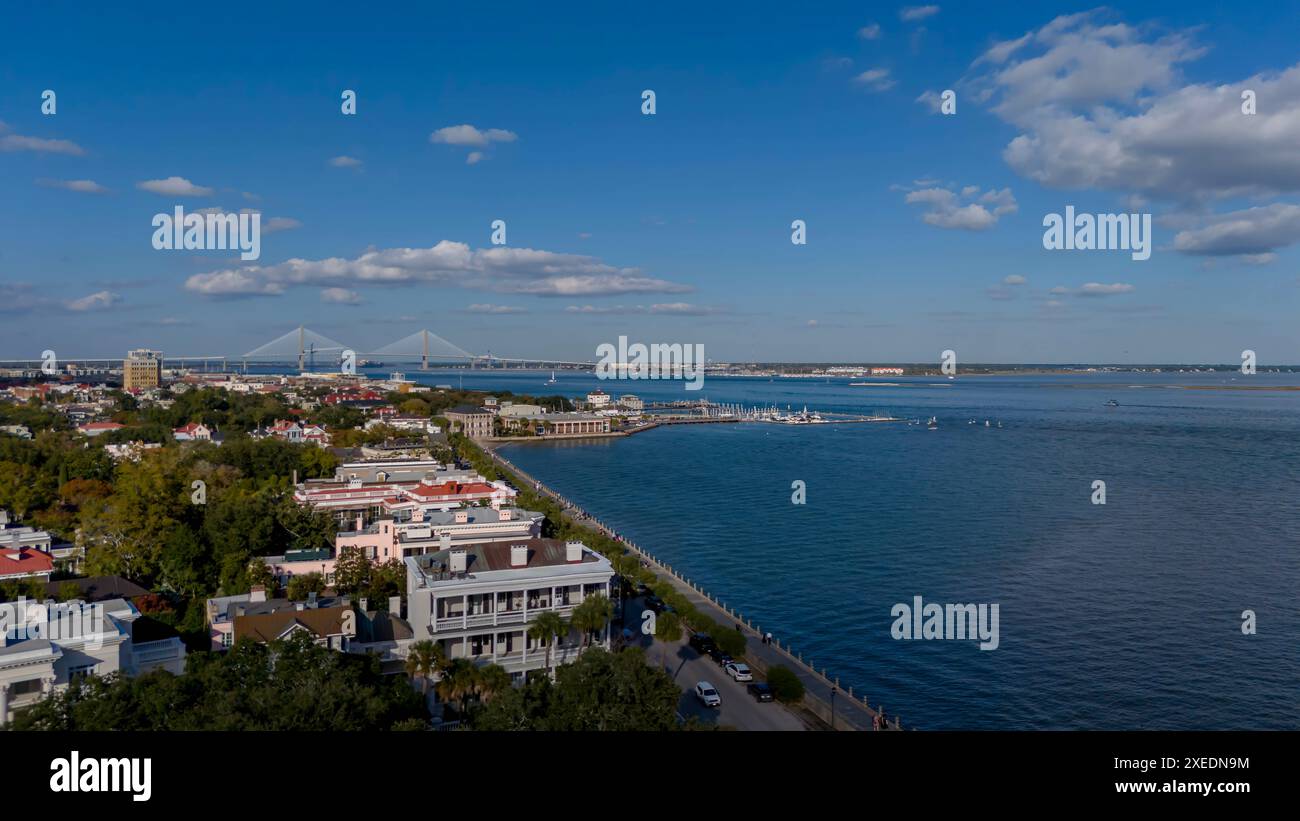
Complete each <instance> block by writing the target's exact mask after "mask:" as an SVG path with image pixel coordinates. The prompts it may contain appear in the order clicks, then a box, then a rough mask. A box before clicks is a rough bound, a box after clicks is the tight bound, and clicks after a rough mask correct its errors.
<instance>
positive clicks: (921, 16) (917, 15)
mask: <svg viewBox="0 0 1300 821" xmlns="http://www.w3.org/2000/svg"><path fill="white" fill-rule="evenodd" d="M938 13H939V7H938V6H905V7H904V8H903V9H902V10H901V11H899V12H898V16H899V19H901V20H904V21H906V22H908V23H915V22H916V21H918V20H925V19H927V18H929V17H933V16H935V15H936V14H938Z"/></svg>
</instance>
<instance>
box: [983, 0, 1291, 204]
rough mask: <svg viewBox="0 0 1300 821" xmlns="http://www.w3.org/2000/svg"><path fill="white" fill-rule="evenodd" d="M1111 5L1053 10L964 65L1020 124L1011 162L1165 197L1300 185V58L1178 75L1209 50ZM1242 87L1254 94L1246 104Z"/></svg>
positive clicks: (1068, 182)
mask: <svg viewBox="0 0 1300 821" xmlns="http://www.w3.org/2000/svg"><path fill="white" fill-rule="evenodd" d="M1109 14H1110V12H1107V11H1105V10H1096V11H1092V12H1084V13H1080V14H1072V15H1066V16H1062V17H1058V18H1056V19H1055V20H1053V21H1052V22H1050V23H1048V24H1047V25H1045V26H1043V27H1042V28H1040V29H1037V30H1034V31H1031V32H1028V33H1026V34H1025V35H1024V36H1022V37H1019V38H1016V39H1013V40H1007V41H1003V42H1000V43H997V44H995V45H993V46H992V47H990V48H989V49H988V50H987V51H986V52H985V53H984V54H983V55H981V56H980V58H979V59H978V60H976V61H975V63H974V65H973V66H972V76H971V77H970V79H969V81H968V83H969V86H970V87H971V89H972V91H973V92H974V96H975V98H976V99H978V100H981V101H984V102H987V103H988V104H989V105H990V106H991V107H992V109H993V111H994V112H995V113H996V114H997V115H998V116H999V117H1001V118H1002V119H1004V120H1006V121H1007V122H1009V123H1011V124H1013V125H1015V126H1016V127H1017V128H1018V129H1019V130H1020V133H1019V134H1018V135H1017V136H1016V137H1015V138H1014V139H1012V140H1011V142H1010V143H1009V144H1008V145H1007V146H1006V148H1005V149H1004V151H1003V158H1004V159H1005V160H1006V162H1007V163H1008V164H1009V165H1010V166H1011V167H1012V168H1013V169H1014V170H1015V171H1016V172H1017V173H1019V174H1021V175H1022V176H1025V177H1028V178H1030V179H1033V180H1035V181H1037V182H1039V183H1041V184H1043V185H1045V186H1048V187H1052V188H1062V189H1084V188H1099V189H1105V190H1114V191H1120V192H1131V193H1136V194H1140V195H1143V196H1145V197H1149V198H1153V199H1160V200H1164V201H1172V202H1201V203H1204V202H1209V201H1213V200H1216V199H1224V198H1230V197H1237V196H1269V195H1276V194H1280V193H1293V192H1296V191H1300V152H1297V151H1295V149H1294V145H1295V139H1294V135H1295V133H1296V131H1297V128H1300V64H1297V65H1295V66H1291V67H1289V68H1286V69H1284V70H1282V71H1280V72H1261V73H1258V74H1255V75H1253V76H1250V77H1245V78H1240V79H1235V78H1234V79H1232V80H1231V81H1230V82H1225V83H1200V84H1185V83H1184V82H1183V81H1182V78H1181V70H1182V67H1183V66H1185V65H1186V64H1188V63H1190V62H1192V61H1195V60H1197V59H1199V58H1200V57H1201V56H1202V55H1203V54H1205V53H1206V49H1205V48H1204V47H1202V46H1201V45H1199V44H1198V43H1196V42H1195V41H1194V39H1193V36H1192V33H1191V32H1185V31H1174V32H1160V31H1157V30H1155V29H1154V28H1152V27H1150V26H1142V27H1138V26H1130V25H1127V24H1124V23H1121V22H1114V21H1112V20H1109V19H1107V16H1108V15H1109ZM1245 89H1250V90H1253V91H1254V92H1255V93H1256V95H1257V98H1258V99H1259V100H1260V101H1261V103H1260V105H1259V108H1258V110H1257V113H1256V114H1254V115H1251V116H1248V115H1245V114H1243V113H1242V110H1241V106H1242V100H1241V95H1242V92H1243V91H1244V90H1245ZM1263 101H1267V104H1264V102H1263Z"/></svg>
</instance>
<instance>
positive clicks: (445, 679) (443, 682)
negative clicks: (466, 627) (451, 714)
mask: <svg viewBox="0 0 1300 821" xmlns="http://www.w3.org/2000/svg"><path fill="white" fill-rule="evenodd" d="M478 688H479V670H478V668H477V667H476V666H474V662H472V661H470V660H469V659H452V660H451V661H450V662H449V663H448V664H447V665H446V667H445V668H444V669H443V671H442V675H441V676H440V677H439V679H438V683H437V684H436V685H434V692H436V693H437V694H438V700H439V701H442V702H444V703H451V702H455V703H456V705H457V713H458V715H461V716H464V715H465V714H466V706H467V704H468V702H469V700H470V699H471V698H473V697H474V696H475V695H477V694H478Z"/></svg>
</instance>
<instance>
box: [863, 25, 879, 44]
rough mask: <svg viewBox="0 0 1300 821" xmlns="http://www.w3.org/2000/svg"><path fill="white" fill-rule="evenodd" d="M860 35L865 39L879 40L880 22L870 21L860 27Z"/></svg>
mask: <svg viewBox="0 0 1300 821" xmlns="http://www.w3.org/2000/svg"><path fill="white" fill-rule="evenodd" d="M858 36H859V37H861V38H862V39H863V40H879V39H880V24H879V23H868V24H867V25H865V26H863V27H862V28H860V29H858Z"/></svg>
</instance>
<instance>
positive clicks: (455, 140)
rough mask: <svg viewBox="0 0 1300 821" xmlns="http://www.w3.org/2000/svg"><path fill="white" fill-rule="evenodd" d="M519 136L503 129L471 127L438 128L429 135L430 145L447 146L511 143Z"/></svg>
mask: <svg viewBox="0 0 1300 821" xmlns="http://www.w3.org/2000/svg"><path fill="white" fill-rule="evenodd" d="M517 139H519V135H518V134H516V133H515V132H513V131H506V130H505V129H503V128H488V129H485V130H482V131H480V130H479V129H477V128H475V127H474V126H472V125H450V126H447V127H446V128H440V129H438V130H437V131H435V132H433V133H432V134H430V135H429V142H431V143H446V144H447V145H474V146H485V145H487V144H488V143H512V142H514V141H515V140H517Z"/></svg>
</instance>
